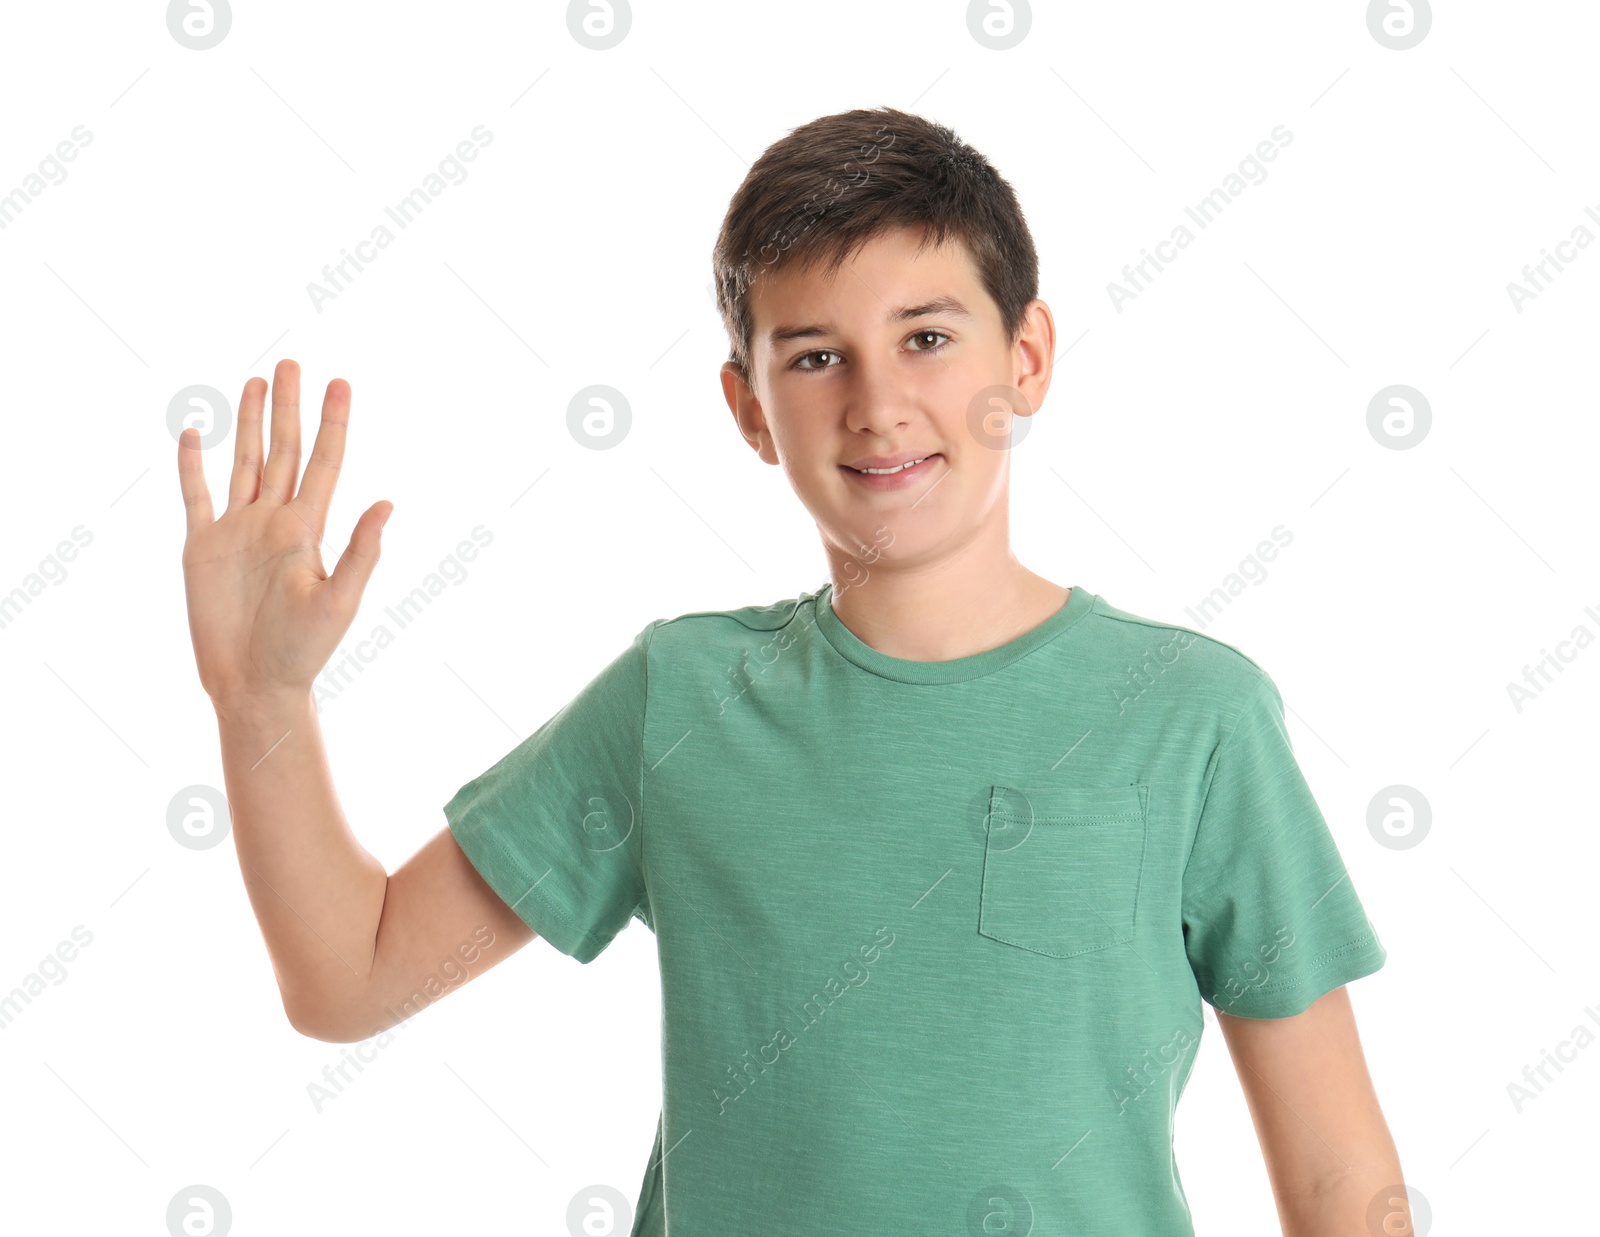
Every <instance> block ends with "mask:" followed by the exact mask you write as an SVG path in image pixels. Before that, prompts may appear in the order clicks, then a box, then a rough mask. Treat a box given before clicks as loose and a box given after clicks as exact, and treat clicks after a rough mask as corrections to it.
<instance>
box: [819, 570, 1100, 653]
mask: <svg viewBox="0 0 1600 1237" xmlns="http://www.w3.org/2000/svg"><path fill="white" fill-rule="evenodd" d="M831 557H832V556H831V555H830V558H831ZM831 574H832V576H833V582H834V583H833V590H832V596H833V600H834V601H835V602H836V604H834V606H833V610H834V613H835V614H837V615H838V617H839V621H840V622H841V623H843V624H844V625H845V626H846V627H848V628H849V629H850V631H851V632H852V633H853V634H854V635H855V636H856V637H857V638H858V639H859V640H861V642H862V643H864V644H866V645H867V646H869V647H870V648H873V649H876V650H877V651H878V652H880V653H883V654H884V655H885V656H888V657H899V658H903V659H905V660H907V661H953V660H955V659H956V658H958V657H971V656H973V655H974V654H977V653H984V652H987V651H988V650H990V649H994V648H999V647H1000V646H1001V645H1003V644H1008V643H1010V642H1011V641H1012V640H1015V639H1017V637H1019V636H1021V635H1024V634H1025V633H1027V632H1029V631H1032V630H1033V629H1034V628H1035V627H1037V626H1039V625H1040V624H1041V623H1043V622H1044V621H1045V620H1046V619H1048V618H1050V617H1051V616H1052V615H1053V614H1056V613H1057V612H1058V611H1060V609H1061V608H1062V607H1063V606H1065V605H1066V604H1067V598H1068V596H1069V594H1070V590H1069V589H1068V588H1067V587H1065V586H1063V585H1059V584H1056V583H1054V582H1053V581H1050V580H1047V579H1045V578H1044V577H1043V576H1041V575H1036V574H1035V573H1034V572H1032V571H1029V570H1028V569H1027V568H1026V567H1024V566H1023V565H1022V564H1021V563H1019V562H1018V561H1017V560H1016V559H1015V558H1013V557H1010V556H1009V554H1008V555H1007V556H1005V557H998V556H996V557H991V558H987V559H984V558H976V557H975V558H974V559H973V561H971V562H969V563H961V564H948V563H947V564H941V565H940V566H939V567H937V568H933V569H899V570H889V569H888V567H887V565H886V564H885V563H884V562H883V561H881V560H880V561H879V562H878V563H876V564H874V565H872V566H870V567H867V568H865V569H863V568H862V566H861V565H860V563H859V562H856V561H854V560H849V561H847V560H844V559H843V558H840V559H839V560H838V561H837V562H833V563H832V564H831ZM863 574H865V575H866V578H865V579H862V576H863Z"/></svg>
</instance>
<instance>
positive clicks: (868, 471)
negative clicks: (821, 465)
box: [840, 451, 943, 477]
mask: <svg viewBox="0 0 1600 1237" xmlns="http://www.w3.org/2000/svg"><path fill="white" fill-rule="evenodd" d="M942 458H943V457H942V456H941V455H940V454H939V453H938V452H937V451H935V452H934V453H933V454H932V455H925V456H923V457H922V458H921V459H920V460H907V461H906V462H905V463H904V464H900V465H898V466H896V467H894V468H851V467H850V465H849V464H841V465H840V467H841V468H849V469H850V471H851V472H853V473H860V474H861V475H862V476H863V477H892V476H894V475H895V474H896V473H902V472H905V471H906V470H907V469H910V468H915V467H916V466H917V465H918V464H926V463H927V462H928V461H929V460H937V459H942Z"/></svg>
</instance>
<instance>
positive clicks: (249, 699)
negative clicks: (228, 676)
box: [211, 688, 315, 726]
mask: <svg viewBox="0 0 1600 1237" xmlns="http://www.w3.org/2000/svg"><path fill="white" fill-rule="evenodd" d="M211 707H212V709H213V710H214V711H215V712H216V715H217V722H218V724H219V725H224V726H241V725H243V726H252V725H260V724H261V723H263V722H270V721H274V720H276V719H279V718H283V717H289V716H300V715H302V714H303V713H304V712H305V710H306V709H308V708H310V709H312V711H313V712H314V711H315V708H314V706H313V705H312V701H311V691H310V689H309V688H307V689H304V690H294V691H282V690H274V691H270V692H263V693H251V694H247V695H240V696H229V697H226V698H213V699H212V701H211Z"/></svg>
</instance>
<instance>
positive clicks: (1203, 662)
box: [1093, 596, 1270, 695]
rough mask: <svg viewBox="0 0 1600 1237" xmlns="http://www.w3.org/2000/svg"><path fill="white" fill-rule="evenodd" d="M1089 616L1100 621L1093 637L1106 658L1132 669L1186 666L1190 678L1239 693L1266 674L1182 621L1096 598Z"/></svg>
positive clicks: (1240, 653) (1236, 649) (1228, 646)
mask: <svg viewBox="0 0 1600 1237" xmlns="http://www.w3.org/2000/svg"><path fill="white" fill-rule="evenodd" d="M1093 614H1094V615H1095V617H1097V618H1099V619H1101V620H1104V621H1103V622H1101V623H1100V624H1098V625H1097V628H1096V635H1097V637H1098V638H1099V639H1101V640H1103V641H1105V642H1107V643H1108V645H1110V646H1111V647H1110V648H1108V650H1107V652H1108V655H1110V656H1114V657H1116V659H1117V660H1118V661H1126V662H1128V663H1129V664H1130V665H1132V666H1134V667H1138V666H1140V665H1142V664H1144V663H1146V662H1154V663H1155V664H1157V665H1158V666H1160V667H1161V668H1163V669H1165V668H1169V667H1171V668H1176V667H1177V666H1178V665H1179V664H1180V663H1187V669H1188V670H1189V672H1190V674H1191V675H1192V676H1195V677H1199V678H1204V679H1206V680H1209V681H1210V682H1212V683H1214V684H1217V685H1219V686H1221V685H1226V686H1228V687H1231V688H1232V690H1233V691H1234V692H1236V693H1238V694H1240V695H1248V694H1249V693H1250V692H1252V691H1254V689H1255V688H1256V687H1257V686H1258V685H1259V684H1260V683H1261V681H1262V680H1268V681H1270V676H1269V675H1268V674H1267V672H1266V671H1265V670H1264V669H1263V668H1262V667H1261V665H1260V664H1259V663H1257V662H1256V660H1255V659H1254V658H1253V657H1251V656H1249V654H1247V653H1245V652H1244V651H1243V650H1242V649H1240V648H1239V647H1238V646H1237V645H1233V644H1229V643H1228V642H1227V641H1225V640H1219V639H1217V637H1215V636H1210V635H1207V634H1206V633H1205V632H1203V631H1199V630H1198V629H1196V628H1193V627H1188V626H1185V625H1184V624H1182V623H1170V622H1166V621H1163V620H1161V619H1153V618H1148V617H1146V616H1145V615H1142V614H1134V613H1132V612H1131V611H1128V610H1123V609H1121V608H1119V607H1117V606H1114V605H1112V604H1111V603H1110V602H1108V601H1107V600H1106V599H1105V598H1104V597H1100V596H1096V598H1095V604H1094V610H1093Z"/></svg>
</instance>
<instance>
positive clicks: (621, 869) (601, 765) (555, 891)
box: [444, 623, 656, 963]
mask: <svg viewBox="0 0 1600 1237" xmlns="http://www.w3.org/2000/svg"><path fill="white" fill-rule="evenodd" d="M655 626H656V624H655V623H651V624H650V625H649V626H648V627H646V628H645V629H644V630H643V631H641V632H640V633H639V634H638V635H637V636H635V637H634V639H633V642H632V643H631V644H630V645H629V646H628V647H627V648H626V649H624V650H623V651H622V652H621V653H619V654H618V655H617V656H616V657H615V658H613V659H612V661H611V662H610V664H609V665H607V666H606V667H605V668H604V669H603V670H601V671H600V673H599V674H597V675H596V676H595V677H594V678H593V679H592V680H591V681H590V682H589V683H588V684H587V685H586V686H585V687H584V688H583V690H582V691H580V692H579V693H578V694H577V695H576V696H575V697H574V698H573V699H572V700H571V701H570V702H568V703H567V704H566V705H565V706H564V707H563V708H562V709H561V710H560V711H559V712H558V713H556V714H555V715H554V716H553V717H551V718H550V719H549V720H548V721H546V722H545V723H544V725H542V726H540V727H539V729H537V730H536V731H534V732H533V733H532V734H531V735H529V736H528V737H527V738H526V739H524V740H523V741H522V742H521V743H519V744H518V745H517V746H516V747H515V748H513V749H512V750H511V751H509V752H507V753H506V754H505V755H504V756H503V757H501V759H500V760H499V761H497V762H496V763H495V764H494V765H493V766H492V767H491V768H489V769H487V770H486V771H484V772H483V773H481V774H480V775H479V776H477V777H475V778H473V779H472V780H471V781H470V782H468V783H467V784H466V785H465V786H463V787H461V789H460V790H458V791H456V793H455V795H454V797H453V798H451V800H450V802H449V803H447V804H445V807H444V814H445V819H446V820H447V821H448V823H449V826H450V832H451V835H452V836H453V837H454V838H455V840H456V842H457V843H458V844H459V845H460V846H461V849H462V851H463V852H464V853H465V854H466V856H467V858H468V859H469V860H471V862H472V865H473V866H474V867H475V868H477V869H478V872H479V873H480V874H481V875H482V876H483V878H484V880H486V881H487V882H488V883H489V885H490V887H491V888H493V889H494V891H495V892H496V893H497V894H499V895H500V897H501V898H502V899H504V900H505V902H506V904H507V905H508V906H510V907H511V908H512V909H513V910H514V911H516V913H517V914H518V915H519V916H520V917H521V918H522V920H523V922H524V923H526V924H527V925H528V926H529V927H530V928H532V929H533V930H534V931H535V932H536V933H538V934H539V935H540V936H542V937H544V938H545V939H546V940H547V941H549V942H550V944H552V945H554V946H555V947H556V948H557V949H559V950H560V951H561V952H562V953H564V954H568V955H570V956H571V957H573V958H576V959H577V960H578V961H579V962H585V963H587V962H591V961H593V960H594V958H595V957H596V956H598V955H599V953H600V952H601V951H602V950H603V949H605V947H606V946H607V945H609V944H610V943H611V940H612V938H613V937H614V936H616V934H617V933H618V932H620V931H621V930H622V929H623V928H625V927H627V925H628V920H629V919H630V918H631V917H632V916H634V915H637V916H638V917H639V918H640V919H641V920H642V921H643V922H644V923H645V924H646V925H649V923H650V919H649V913H648V909H647V906H646V899H645V884H644V867H643V824H644V821H643V806H644V805H643V801H642V800H643V795H642V787H643V757H642V753H643V732H644V717H645V704H646V700H647V695H648V684H649V675H648V667H649V649H650V636H651V633H652V632H653V631H654V629H655Z"/></svg>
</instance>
